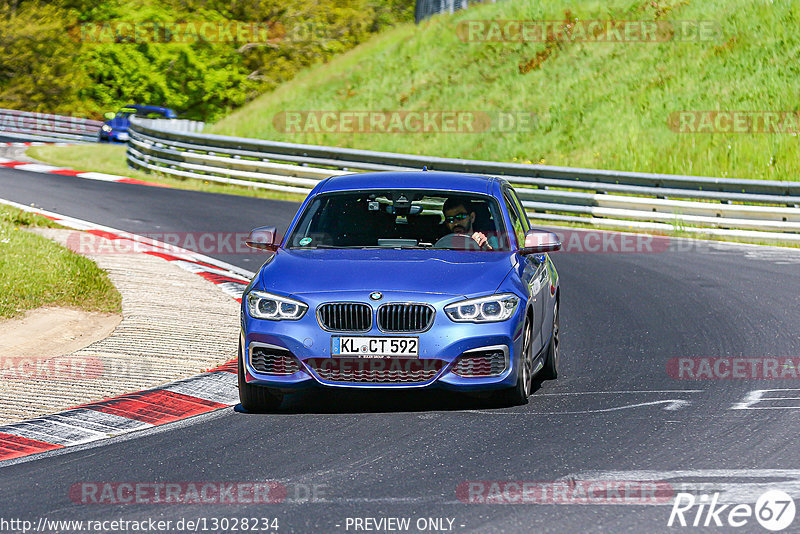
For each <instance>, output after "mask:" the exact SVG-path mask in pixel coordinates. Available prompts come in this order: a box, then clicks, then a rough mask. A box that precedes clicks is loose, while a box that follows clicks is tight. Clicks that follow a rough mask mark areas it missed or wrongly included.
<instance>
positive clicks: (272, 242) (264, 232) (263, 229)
mask: <svg viewBox="0 0 800 534" xmlns="http://www.w3.org/2000/svg"><path fill="white" fill-rule="evenodd" d="M277 237H278V230H277V229H276V228H275V227H274V226H259V227H258V228H254V229H253V230H250V235H248V236H247V241H245V244H246V245H247V246H248V247H250V248H257V249H261V250H269V251H271V252H275V251H276V250H278V247H279V246H280V241H279V240H278V239H277Z"/></svg>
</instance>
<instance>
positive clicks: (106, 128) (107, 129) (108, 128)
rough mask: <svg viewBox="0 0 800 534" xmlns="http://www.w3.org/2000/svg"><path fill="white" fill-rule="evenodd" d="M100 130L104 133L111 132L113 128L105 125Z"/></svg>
mask: <svg viewBox="0 0 800 534" xmlns="http://www.w3.org/2000/svg"><path fill="white" fill-rule="evenodd" d="M100 129H101V130H103V131H104V132H110V131H111V126H109V125H108V124H104V125H102V126H101V127H100Z"/></svg>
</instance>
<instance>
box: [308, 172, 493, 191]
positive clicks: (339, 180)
mask: <svg viewBox="0 0 800 534" xmlns="http://www.w3.org/2000/svg"><path fill="white" fill-rule="evenodd" d="M494 181H495V178H492V177H487V176H478V175H475V174H461V173H455V172H436V171H408V172H393V171H390V172H364V173H357V174H345V175H341V176H333V177H331V178H329V179H328V180H326V181H325V183H324V184H323V186H322V187H321V188H320V190H319V191H318V193H330V192H334V191H353V190H364V189H436V190H443V191H459V192H463V193H481V194H489V195H490V194H491V184H492V183H493V182H494Z"/></svg>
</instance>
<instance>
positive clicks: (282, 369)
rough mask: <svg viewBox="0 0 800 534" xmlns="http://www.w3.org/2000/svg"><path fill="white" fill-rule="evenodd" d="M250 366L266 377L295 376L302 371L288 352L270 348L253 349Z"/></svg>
mask: <svg viewBox="0 0 800 534" xmlns="http://www.w3.org/2000/svg"><path fill="white" fill-rule="evenodd" d="M250 364H251V365H252V366H253V369H255V370H256V371H257V372H259V373H262V374H265V375H282V376H288V375H293V374H294V373H297V372H299V371H300V364H299V363H297V360H296V359H295V357H294V356H292V353H291V352H289V351H288V350H282V349H273V348H269V347H253V349H252V352H251V354H250Z"/></svg>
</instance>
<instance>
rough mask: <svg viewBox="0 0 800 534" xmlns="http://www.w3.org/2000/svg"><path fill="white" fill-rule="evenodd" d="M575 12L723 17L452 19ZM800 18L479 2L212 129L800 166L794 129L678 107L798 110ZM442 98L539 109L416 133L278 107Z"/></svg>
mask: <svg viewBox="0 0 800 534" xmlns="http://www.w3.org/2000/svg"><path fill="white" fill-rule="evenodd" d="M567 19H569V20H575V19H577V20H582V21H607V20H616V21H633V20H638V21H649V22H652V23H656V22H658V23H663V22H667V21H673V23H674V24H675V27H680V26H681V25H682V22H681V21H688V22H689V23H690V25H689V26H688V27H694V26H692V25H691V23H697V24H700V21H707V22H708V23H710V27H711V28H713V29H714V31H713V32H710V34H707V35H703V36H702V37H701V36H700V35H699V33H698V34H697V35H696V36H693V35H691V34H690V33H689V32H686V33H685V34H683V37H682V38H681V37H680V36H676V37H674V38H668V39H662V40H660V41H658V42H636V41H617V42H608V41H606V42H602V41H600V42H598V41H591V40H589V41H586V40H579V39H567V38H559V39H555V40H550V41H547V42H533V41H531V42H464V41H463V40H462V39H461V38H459V33H458V30H459V28H461V29H462V30H463V28H464V25H469V24H470V21H478V22H481V21H483V22H486V21H504V20H505V21H555V23H556V24H560V25H561V26H562V27H564V26H566V25H568V24H569V23H568V22H567ZM798 21H800V2H797V1H794V0H770V1H765V0H708V1H703V2H689V1H686V0H658V1H657V2H656V1H643V0H603V1H599V0H580V1H577V2H565V1H564V0H517V1H514V2H498V3H491V4H490V3H485V4H480V5H479V4H476V5H474V6H472V5H471V6H470V8H469V9H467V10H463V11H459V12H457V13H456V14H454V15H442V16H436V17H433V18H431V19H429V20H427V21H425V22H424V23H422V24H420V25H419V26H414V25H404V26H400V27H398V28H395V29H392V30H390V31H388V32H386V33H383V34H381V35H378V36H376V37H374V38H372V39H371V40H369V41H368V42H366V43H363V44H361V45H360V46H358V47H357V48H355V49H353V50H351V51H349V52H347V53H345V54H343V55H341V56H338V57H337V58H334V59H333V60H332V61H331V62H330V63H327V64H324V65H318V66H316V67H314V68H311V69H308V70H307V71H305V72H303V73H301V74H300V75H298V76H297V77H296V78H295V79H293V80H292V81H290V82H287V83H284V84H282V85H281V86H279V87H278V88H277V89H276V90H275V91H273V92H271V93H267V94H265V95H262V96H261V97H259V98H256V99H255V100H253V101H252V102H250V103H248V104H247V105H245V106H244V107H242V108H241V109H240V110H238V111H236V112H234V113H233V114H231V115H229V116H228V117H226V118H225V119H223V120H221V121H220V122H218V123H217V124H215V125H213V126H211V127H210V128H209V129H207V131H208V132H209V133H217V134H224V135H237V136H246V137H256V138H263V139H271V140H275V141H289V142H296V143H311V144H320V145H327V146H341V147H354V148H360V149H370V150H381V151H390V152H403V153H410V154H425V155H431V156H443V157H457V158H470V159H483V160H491V161H516V162H522V163H530V162H533V163H541V164H548V165H565V166H572V167H588V168H599V169H614V170H625V171H641V172H655V173H670V174H685V175H695V176H719V177H730V178H760V179H769V180H797V179H798V178H799V177H800V159H798V158H797V157H796V155H797V150H798V142H800V136H798V133H797V132H798V129H797V128H789V129H788V130H786V129H781V131H783V132H784V133H773V132H772V130H771V129H769V128H766V126H765V128H766V130H767V131H766V132H764V133H758V132H755V133H708V131H709V130H708V129H706V128H705V127H704V128H699V127H697V128H696V132H695V133H678V131H676V130H675V128H674V126H675V125H674V123H672V122H671V121H672V120H674V117H675V115H674V114H676V113H679V112H682V111H710V112H717V111H726V112H728V111H730V112H733V111H757V112H786V113H793V114H794V116H793V118H794V120H795V121H796V120H797V118H796V114H797V110H798V109H799V108H798V104H797V98H796V95H797V94H798V93H799V92H800V77H798V76H797V75H796V74H797V57H798V55H800V36H799V34H798V33H797V32H796V31H794V30H793V29H792V28H796V27H797V23H798ZM460 24H461V26H459V25H460ZM478 33H479V35H483V34H482V33H481V32H478ZM487 35H489V34H488V33H487ZM494 35H499V34H494ZM462 37H463V31H462ZM446 110H449V111H464V112H470V111H471V112H480V111H486V112H490V113H491V112H498V111H507V112H521V111H527V112H531V113H532V114H533V115H534V117H535V121H534V122H533V125H532V127H531V128H530V129H528V130H527V131H524V129H522V128H510V129H508V131H503V130H502V129H500V128H492V129H489V130H488V131H486V130H484V131H480V132H476V133H457V132H446V131H439V132H429V133H417V132H413V131H409V130H410V128H403V127H399V128H395V129H394V131H391V132H389V133H366V132H360V133H359V132H355V133H354V130H357V129H358V128H357V127H354V126H347V124H345V123H344V122H341V121H339V122H335V123H334V128H328V129H326V127H325V126H324V125H323V124H322V123H318V124H317V125H316V126H315V123H313V122H311V121H306V120H305V119H303V121H302V122H301V123H300V124H299V126H297V127H295V126H294V125H292V127H291V128H289V127H288V126H287V124H284V123H283V122H281V120H280V118H281V117H282V115H281V114H282V113H286V112H288V111H300V112H302V111H340V112H348V111H349V112H361V111H378V112H387V111H388V112H394V111H400V112H410V111H415V112H425V111H428V112H434V111H446ZM349 124H350V125H353V124H355V121H354V120H352V121H351V122H350V123H349ZM698 124H699V123H698ZM776 124H777V123H773V126H775V125H776ZM340 125H341V128H338V129H337V128H336V127H338V126H340ZM689 129H691V128H689ZM714 129H717V126H716V125H712V127H711V130H714ZM719 129H724V125H721V126H720V127H719Z"/></svg>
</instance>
